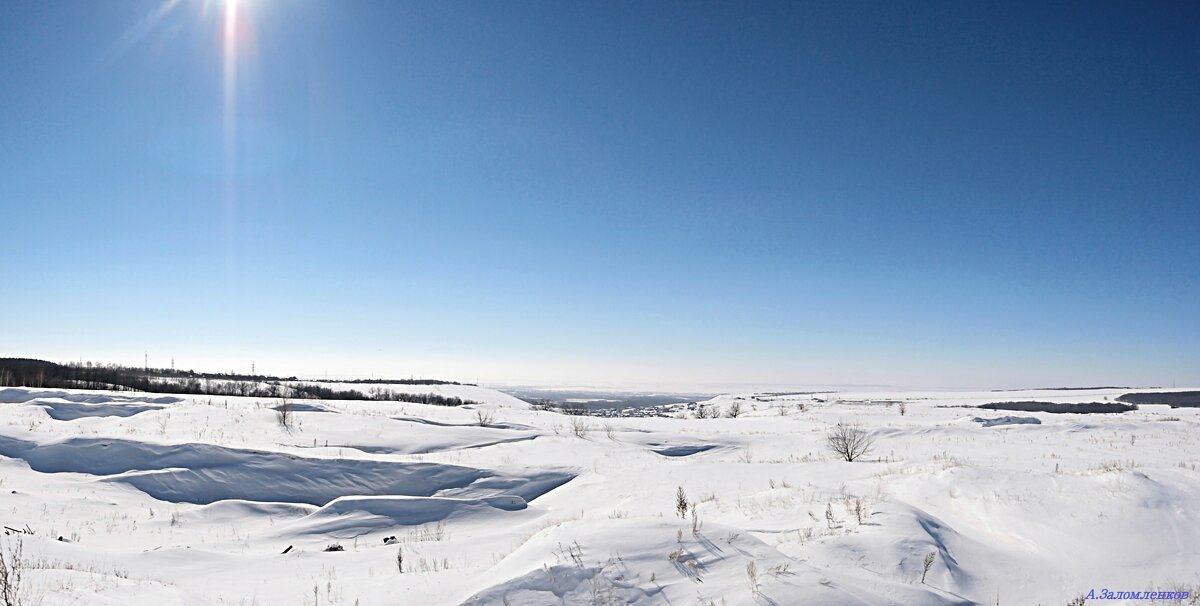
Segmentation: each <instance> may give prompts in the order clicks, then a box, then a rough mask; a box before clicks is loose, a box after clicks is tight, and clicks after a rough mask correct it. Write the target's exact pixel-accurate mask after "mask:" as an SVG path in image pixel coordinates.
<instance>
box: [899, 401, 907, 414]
mask: <svg viewBox="0 0 1200 606" xmlns="http://www.w3.org/2000/svg"><path fill="white" fill-rule="evenodd" d="M906 414H908V404H905V403H904V402H900V416H902V417H903V416H904V415H906Z"/></svg>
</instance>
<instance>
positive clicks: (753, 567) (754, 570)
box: [746, 561, 761, 597]
mask: <svg viewBox="0 0 1200 606" xmlns="http://www.w3.org/2000/svg"><path fill="white" fill-rule="evenodd" d="M746 581H747V582H748V583H749V584H750V595H753V596H755V597H757V596H758V593H759V591H760V589H761V586H760V584H759V582H758V565H757V564H755V563H754V561H750V562H747V563H746Z"/></svg>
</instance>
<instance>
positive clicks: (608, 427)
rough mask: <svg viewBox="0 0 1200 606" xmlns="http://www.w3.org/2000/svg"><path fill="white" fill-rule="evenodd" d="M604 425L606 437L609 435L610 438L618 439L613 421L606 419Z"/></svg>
mask: <svg viewBox="0 0 1200 606" xmlns="http://www.w3.org/2000/svg"><path fill="white" fill-rule="evenodd" d="M603 427H604V435H605V437H607V438H608V439H610V440H615V439H617V438H616V431H617V429H616V428H615V427H613V424H612V421H605V422H604V425H603Z"/></svg>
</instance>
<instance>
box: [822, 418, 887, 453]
mask: <svg viewBox="0 0 1200 606" xmlns="http://www.w3.org/2000/svg"><path fill="white" fill-rule="evenodd" d="M874 443H875V439H874V438H872V437H871V434H870V433H868V432H867V430H865V429H863V427H862V425H859V424H858V423H848V422H846V421H838V424H837V425H835V426H834V427H833V428H832V429H830V430H829V433H827V434H825V445H826V446H827V447H828V448H829V450H830V451H832V452H833V453H834V454H836V455H838V456H840V457H842V458H843V459H845V460H847V461H854V460H855V459H858V458H861V457H862V456H864V455H866V454H867V453H869V452H871V446H872V445H873V444H874Z"/></svg>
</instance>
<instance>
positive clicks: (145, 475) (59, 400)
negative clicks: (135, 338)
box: [0, 385, 1200, 606]
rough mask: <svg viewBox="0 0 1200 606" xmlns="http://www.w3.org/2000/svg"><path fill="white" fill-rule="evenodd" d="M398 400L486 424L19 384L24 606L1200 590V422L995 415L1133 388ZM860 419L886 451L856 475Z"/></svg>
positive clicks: (1, 494)
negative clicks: (642, 413)
mask: <svg viewBox="0 0 1200 606" xmlns="http://www.w3.org/2000/svg"><path fill="white" fill-rule="evenodd" d="M382 387H387V388H391V389H397V390H399V389H401V388H403V389H406V390H409V389H411V390H412V391H413V392H414V393H439V394H442V395H447V396H456V397H461V398H465V399H470V400H474V401H477V402H481V403H482V404H480V405H479V406H464V407H441V406H430V405H421V404H410V403H403V402H376V401H315V400H304V401H293V402H291V403H290V408H289V409H285V411H284V412H285V413H286V414H281V412H280V411H279V410H277V408H278V407H279V406H280V402H276V401H269V400H263V399H254V398H233V397H231V398H224V397H207V396H199V397H193V396H177V397H176V396H164V395H162V394H136V393H131V392H120V393H106V392H85V391H64V390H35V389H25V388H7V389H0V522H2V523H3V525H4V526H6V527H8V528H9V529H10V530H9V531H7V534H6V536H4V537H3V538H2V539H0V540H2V541H3V545H4V554H5V561H6V562H7V563H8V564H9V565H11V564H12V563H13V560H14V555H13V552H14V550H16V549H17V548H18V545H19V547H20V549H21V550H22V552H23V553H22V554H21V556H20V558H19V563H20V566H19V568H20V569H21V570H22V572H23V575H22V579H21V590H22V591H23V592H24V594H25V598H26V601H25V602H24V603H27V604H44V605H46V606H57V605H66V604H89V605H90V604H103V605H114V606H115V605H121V606H125V605H144V606H150V605H154V606H159V605H169V604H178V605H188V606H192V605H207V604H239V605H246V606H248V605H251V604H258V605H263V606H266V605H275V604H280V605H283V604H287V605H297V604H310V605H327V604H328V605H334V604H346V605H351V604H358V605H361V606H367V605H382V604H422V605H424V604H433V605H438V604H447V605H454V604H472V605H474V604H480V605H482V604H510V605H514V606H515V605H521V604H525V605H544V604H639V605H650V604H676V605H681V604H688V605H692V604H726V605H757V604H780V605H784V604H796V605H831V606H832V605H846V606H849V605H879V606H882V605H906V606H907V605H918V606H919V605H929V606H933V605H950V604H987V605H989V606H991V605H996V604H999V605H1001V606H1009V605H1012V606H1032V605H1036V604H1045V605H1055V606H1061V605H1065V604H1068V603H1069V602H1070V601H1071V600H1073V599H1075V598H1077V597H1078V596H1081V595H1086V594H1088V593H1089V592H1093V591H1094V592H1095V595H1096V596H1097V597H1099V596H1100V595H1101V594H1102V591H1103V590H1108V591H1112V592H1118V591H1152V590H1161V591H1190V592H1192V594H1195V593H1196V592H1197V590H1200V471H1198V470H1197V467H1196V465H1197V463H1198V462H1200V461H1198V460H1197V459H1198V458H1200V456H1198V455H1200V431H1198V430H1200V409H1196V408H1169V407H1167V406H1156V405H1142V406H1141V407H1140V408H1139V409H1137V410H1132V411H1129V412H1124V413H1116V414H1073V413H1068V414H1054V413H1044V412H1019V411H1006V410H995V411H993V410H981V409H978V408H975V406H977V405H979V404H984V403H988V402H1005V401H1032V400H1037V401H1049V402H1070V403H1075V402H1079V403H1082V402H1113V401H1115V400H1116V398H1117V397H1118V396H1120V395H1121V394H1123V393H1127V391H1129V390H1115V389H1106V390H1094V391H1037V392H1034V391H1029V392H982V393H945V392H940V393H886V394H885V393H858V394H855V393H816V394H790V395H788V394H776V395H769V394H746V395H740V396H738V395H729V396H721V397H719V398H715V399H713V400H711V401H709V402H707V403H702V404H701V407H698V408H703V411H702V412H701V414H704V415H708V414H712V413H719V414H720V415H721V416H719V417H718V418H703V419H698V418H695V417H696V416H697V412H698V411H697V410H691V411H681V412H680V413H679V417H680V418H606V419H599V418H593V417H573V416H565V415H562V414H559V413H555V412H546V411H536V410H531V409H530V408H529V407H528V406H527V405H525V404H524V403H523V402H521V401H519V400H516V399H515V398H512V397H511V396H506V395H504V394H500V393H499V392H495V391H492V390H490V389H486V388H481V387H473V386H454V385H446V386H396V385H388V386H382ZM739 408H740V415H739V416H737V418H730V417H729V416H728V415H729V412H730V410H731V409H739ZM839 422H843V423H846V424H857V425H859V426H861V427H862V428H864V429H865V430H866V431H867V432H868V433H869V436H870V438H871V439H873V448H872V449H871V451H870V452H869V453H867V454H866V455H864V456H863V457H861V458H860V459H858V460H856V461H854V462H847V461H845V460H841V459H839V458H838V457H836V456H835V455H834V454H833V453H831V452H830V451H829V450H828V449H827V448H826V436H827V433H828V432H829V431H830V429H831V428H832V427H834V426H835V425H836V424H838V423H839ZM285 423H286V425H285ZM680 497H682V501H681V500H680ZM60 537H61V540H60ZM327 549H334V550H332V551H326V550H327ZM926 564H928V566H926ZM1193 597H1194V596H1193ZM1189 600H1190V601H1189ZM1189 600H1184V601H1182V602H1179V601H1175V602H1172V601H1170V600H1157V601H1155V602H1151V601H1149V600H1130V601H1128V603H1138V604H1149V603H1159V604H1162V603H1196V601H1195V600H1194V599H1192V598H1189ZM1088 603H1092V601H1091V600H1089V601H1088ZM1096 603H1107V604H1117V603H1123V602H1122V601H1121V600H1104V601H1099V600H1097V601H1096Z"/></svg>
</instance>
